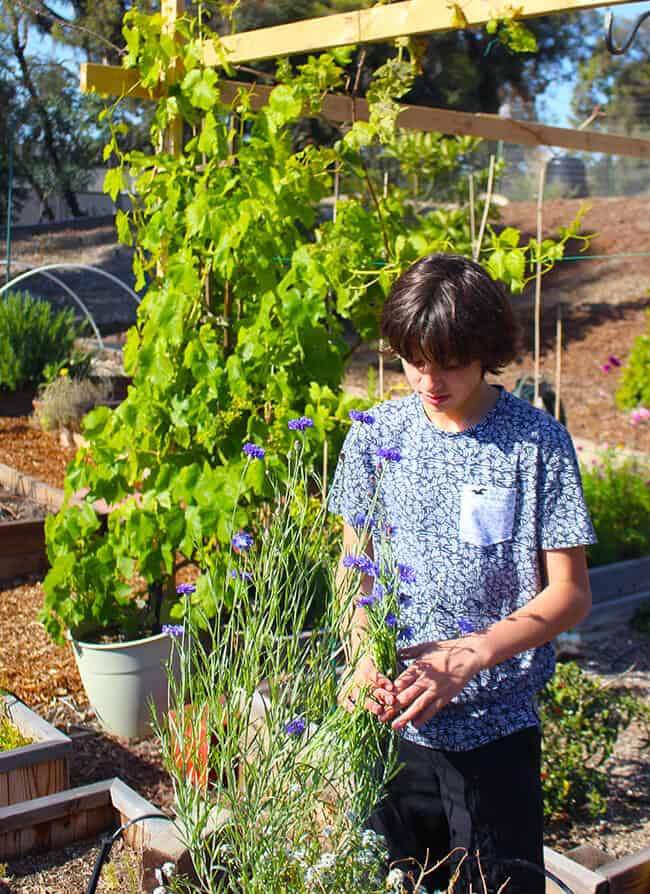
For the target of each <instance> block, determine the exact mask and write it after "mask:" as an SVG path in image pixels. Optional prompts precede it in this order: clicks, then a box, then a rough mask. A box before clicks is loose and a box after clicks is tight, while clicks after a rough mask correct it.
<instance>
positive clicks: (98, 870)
mask: <svg viewBox="0 0 650 894" xmlns="http://www.w3.org/2000/svg"><path fill="white" fill-rule="evenodd" d="M146 819H163V820H168V821H169V822H170V823H171V822H173V819H172V817H171V816H166V815H165V814H164V813H145V814H143V815H142V816H136V817H134V818H133V819H130V820H129V821H128V822H126V823H123V824H122V825H121V826H120V828H119V829H117V830H116V831H115V832H113V834H112V835H107V836H106V837H105V838H103V839H102V846H101V849H100V851H99V853H98V854H97V859H96V860H95V865H94V867H93V874H92V875H91V877H90V881H89V882H88V887H87V888H86V894H95V891H96V890H97V885H98V884H99V877H100V875H101V874H102V866H103V865H104V863H105V862H106V860H107V859H108V855H109V854H110V852H111V848H112V847H113V844H114V843H115V841H117V839H118V838H119V837H120V835H121V834H122V832H125V831H126V830H127V829H128V828H129V826H134V825H135V824H136V823H139V822H140V821H141V820H146ZM569 894H571V892H569Z"/></svg>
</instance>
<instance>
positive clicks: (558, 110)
mask: <svg viewBox="0 0 650 894" xmlns="http://www.w3.org/2000/svg"><path fill="white" fill-rule="evenodd" d="M608 10H611V11H612V12H613V13H614V24H616V22H617V21H619V20H620V19H631V20H632V21H636V18H637V16H639V15H641V13H644V12H647V11H648V10H650V2H643V3H623V4H622V5H621V6H607V7H602V9H601V10H600V11H601V12H602V16H603V40H605V13H606V12H607V11H608ZM641 27H642V28H650V20H647V21H646V22H645V23H644V24H643V25H642V26H641ZM573 83H574V81H573V79H572V78H569V80H567V81H559V80H558V81H555V82H554V83H553V84H551V86H550V87H549V88H548V89H547V90H546V91H545V92H544V93H543V94H542V95H541V96H540V97H539V99H538V102H537V112H538V118H539V120H540V121H541V122H543V123H544V124H553V125H555V126H556V127H569V126H570V124H569V103H570V101H571V93H572V92H573Z"/></svg>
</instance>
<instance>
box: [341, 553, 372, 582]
mask: <svg viewBox="0 0 650 894" xmlns="http://www.w3.org/2000/svg"><path fill="white" fill-rule="evenodd" d="M343 567H344V568H356V569H357V570H358V571H361V573H362V574H368V575H370V577H377V575H378V574H379V568H378V567H377V564H376V563H375V562H373V561H372V559H371V558H370V556H367V555H365V553H362V554H361V555H360V556H353V555H352V554H351V553H348V555H346V556H343Z"/></svg>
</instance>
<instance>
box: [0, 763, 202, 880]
mask: <svg viewBox="0 0 650 894" xmlns="http://www.w3.org/2000/svg"><path fill="white" fill-rule="evenodd" d="M138 817H148V818H147V819H143V820H142V821H139V822H136V823H134V824H132V825H129V826H128V828H126V829H124V831H123V832H122V838H123V840H124V842H125V843H126V844H127V845H128V846H129V847H131V848H133V849H134V850H136V851H138V852H140V853H141V854H142V870H143V878H142V880H141V886H140V888H139V890H145V891H149V890H152V889H153V888H155V887H156V885H157V884H158V882H157V880H156V875H155V870H156V869H157V868H158V867H160V866H161V865H162V863H166V862H171V863H174V864H175V866H177V867H178V869H179V871H181V872H185V871H187V870H188V869H189V866H188V865H187V855H186V851H185V848H184V847H183V845H182V843H181V841H180V838H179V835H178V831H177V829H176V827H175V826H174V824H173V823H172V822H169V821H168V819H167V818H166V817H165V815H164V814H163V813H161V812H160V811H158V810H156V808H155V807H154V806H153V805H152V804H150V803H149V802H148V801H146V800H145V799H144V798H141V797H140V795H138V794H137V793H136V792H135V791H133V789H132V788H130V787H129V786H128V785H126V784H125V783H124V782H122V781H121V780H120V779H107V780H104V781H102V782H96V783H93V784H92V785H85V786H81V787H80V788H74V789H68V790H67V791H65V792H60V793H59V794H56V795H50V796H48V797H46V798H37V799H36V800H33V801H24V802H21V803H19V804H14V805H12V806H10V807H3V808H0V861H2V862H6V863H8V864H9V865H8V867H7V870H8V871H9V873H11V862H10V861H12V860H17V859H20V858H22V857H24V856H26V855H28V854H33V853H39V852H45V851H51V850H60V849H61V848H63V847H64V846H66V845H69V844H72V843H74V842H80V841H84V840H86V839H88V838H93V837H96V836H97V835H99V834H101V833H111V832H115V831H117V829H119V828H120V826H122V825H124V824H125V823H128V822H129V821H132V820H135V819H136V818H138ZM158 817H159V818H158Z"/></svg>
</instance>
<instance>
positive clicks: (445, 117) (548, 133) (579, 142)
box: [81, 63, 650, 159]
mask: <svg viewBox="0 0 650 894" xmlns="http://www.w3.org/2000/svg"><path fill="white" fill-rule="evenodd" d="M81 72H82V78H81V84H82V90H86V91H88V90H97V91H98V92H99V93H103V94H108V95H114V96H120V95H132V96H141V97H144V98H148V99H155V98H157V97H159V96H161V95H164V90H162V89H161V91H160V92H156V93H152V92H151V91H147V90H144V89H140V88H138V87H137V84H138V79H137V74H136V73H135V72H133V71H131V70H129V71H127V70H125V69H122V68H117V67H115V66H113V67H111V66H106V65H95V64H91V63H85V64H83V65H82V66H81ZM241 89H243V90H246V91H247V92H249V93H250V95H251V99H252V105H253V108H261V107H262V106H264V105H265V104H266V103H267V102H268V96H269V94H270V92H271V90H272V89H273V88H272V87H269V86H267V85H265V84H255V85H253V84H246V83H243V82H238V81H222V82H221V84H220V91H221V97H222V100H223V101H224V102H226V103H229V102H231V101H232V99H233V98H234V96H235V95H236V93H237V91H238V90H241ZM323 116H324V117H325V118H327V119H329V120H330V121H337V122H348V121H353V120H357V121H367V120H368V118H369V109H368V103H367V102H366V101H365V100H364V99H354V100H353V99H351V98H350V97H348V96H342V95H338V94H334V93H329V94H328V95H327V96H326V97H325V99H324V101H323ZM397 125H398V127H404V128H407V129H409V130H420V131H424V132H435V133H445V134H458V135H469V136H475V137H481V138H483V139H488V140H503V142H506V143H515V144H518V145H524V146H558V147H561V148H564V149H570V150H572V151H581V152H601V153H603V154H605V155H625V156H630V157H633V158H646V159H650V140H644V139H639V138H638V137H627V136H624V135H622V134H609V133H599V132H597V131H588V130H577V129H572V128H568V127H551V126H549V125H546V124H540V123H539V122H537V121H516V120H515V119H511V118H501V117H499V116H498V115H487V114H482V113H472V112H455V111H451V110H449V109H434V108H429V107H428V106H413V105H404V110H403V111H402V112H401V113H400V115H399V118H398V119H397Z"/></svg>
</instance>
